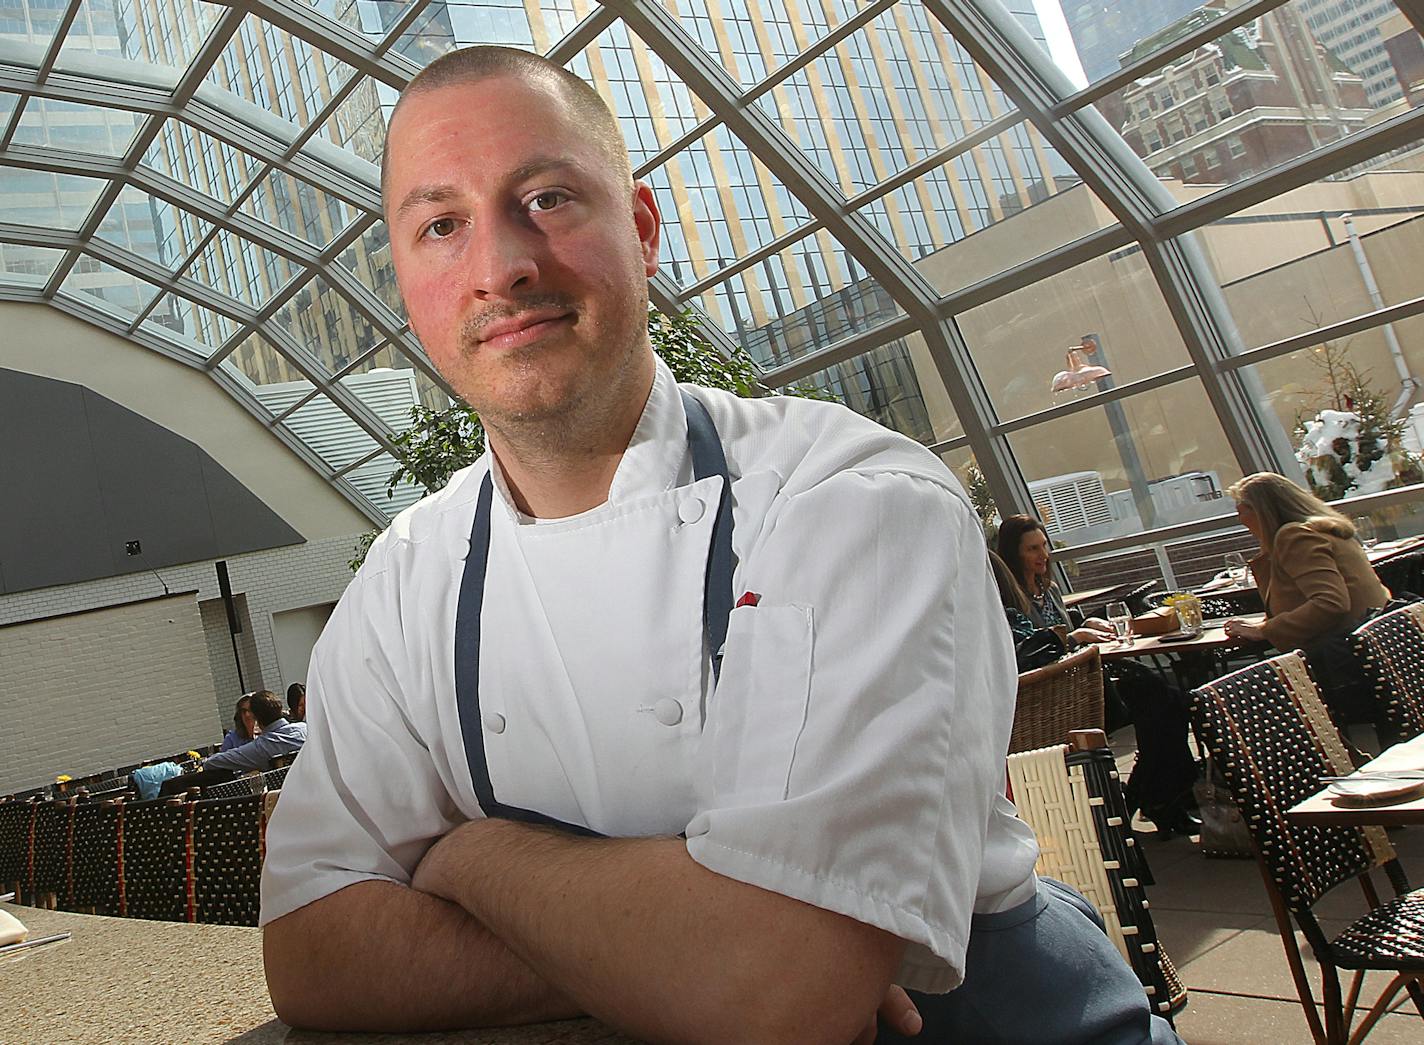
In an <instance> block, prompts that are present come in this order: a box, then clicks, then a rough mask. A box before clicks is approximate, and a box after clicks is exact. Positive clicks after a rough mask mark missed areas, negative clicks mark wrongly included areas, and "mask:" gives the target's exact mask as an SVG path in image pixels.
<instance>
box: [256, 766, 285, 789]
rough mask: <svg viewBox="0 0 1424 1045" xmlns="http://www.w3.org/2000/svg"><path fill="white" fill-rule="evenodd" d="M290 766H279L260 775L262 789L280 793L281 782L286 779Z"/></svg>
mask: <svg viewBox="0 0 1424 1045" xmlns="http://www.w3.org/2000/svg"><path fill="white" fill-rule="evenodd" d="M291 768H292V767H291V766H290V765H286V766H279V767H278V768H276V769H269V770H267V772H265V773H263V774H262V787H263V790H264V791H280V790H281V788H282V782H283V781H284V780H286V779H287V771H288V770H289V769H291Z"/></svg>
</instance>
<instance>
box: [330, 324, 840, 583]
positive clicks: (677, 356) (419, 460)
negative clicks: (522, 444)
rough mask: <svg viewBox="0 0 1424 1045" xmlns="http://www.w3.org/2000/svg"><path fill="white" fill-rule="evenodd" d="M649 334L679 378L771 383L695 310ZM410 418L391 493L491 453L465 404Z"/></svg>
mask: <svg viewBox="0 0 1424 1045" xmlns="http://www.w3.org/2000/svg"><path fill="white" fill-rule="evenodd" d="M648 336H649V337H650V338H651V339H652V342H653V351H655V352H656V353H657V354H658V355H659V356H660V357H662V359H663V361H664V362H665V363H667V365H668V368H669V369H671V370H672V372H673V376H674V377H676V378H677V379H678V380H679V381H686V382H689V383H691V384H695V385H702V386H704V387H706V388H719V389H722V390H724V391H727V392H732V393H734V394H736V395H739V396H746V397H748V398H752V397H756V396H761V395H765V394H766V391H767V390H766V388H765V386H763V385H762V384H761V383H760V381H759V380H758V378H759V375H760V371H759V370H758V369H757V365H756V363H754V362H753V361H752V357H751V356H750V355H748V354H747V352H746V350H745V349H743V348H741V347H738V348H736V349H735V350H734V351H733V352H732V354H731V356H730V357H728V356H724V355H722V353H721V352H719V351H717V349H716V348H714V347H713V346H712V344H711V342H709V341H708V340H707V339H706V338H705V337H703V336H702V331H701V329H700V328H699V327H698V324H697V321H696V320H695V319H694V318H693V316H692V312H691V310H688V311H686V312H682V313H679V314H677V315H671V316H670V315H667V314H666V313H663V312H658V311H657V310H656V309H649V310H648ZM782 392H783V394H785V395H793V396H798V397H800V398H802V399H820V400H827V401H832V402H834V401H837V397H836V396H835V395H834V394H833V393H831V392H829V391H827V390H826V389H823V388H820V387H817V386H816V385H812V384H797V385H792V386H789V387H787V388H785V389H783V390H782ZM410 420H411V424H410V427H409V428H408V429H406V431H405V432H403V433H402V434H400V435H398V436H396V438H395V439H394V440H393V441H394V442H395V445H396V449H397V450H398V451H399V452H400V456H401V461H400V465H399V467H397V468H396V470H395V471H394V472H392V473H391V477H390V479H389V481H388V482H387V483H386V495H387V496H388V497H389V496H390V495H391V494H393V493H394V491H395V488H396V487H397V486H399V485H400V484H401V483H403V482H407V481H409V482H415V483H418V484H419V485H421V486H423V487H425V489H427V490H429V491H430V492H431V493H434V492H435V491H436V490H439V489H441V488H442V487H444V485H445V484H446V483H448V482H449V481H450V477H451V476H452V475H454V474H455V473H456V472H458V471H459V470H460V469H461V468H465V467H467V466H469V465H471V464H474V463H475V461H477V460H478V459H479V457H480V455H481V454H482V453H484V452H485V430H484V427H483V426H482V425H481V424H480V418H479V415H478V414H476V413H475V412H474V411H473V410H471V409H470V408H469V407H468V406H466V405H465V404H463V403H456V404H455V405H454V406H450V407H447V408H446V409H444V410H432V409H431V408H430V407H427V406H422V405H417V406H414V407H412V408H411V411H410ZM379 533H380V531H379V530H372V531H370V532H369V533H363V534H362V535H361V536H360V537H359V538H357V543H356V548H355V549H354V555H353V556H352V558H351V560H350V562H349V563H348V565H349V566H350V567H351V569H352V571H353V572H354V571H355V570H357V569H359V568H360V567H361V563H363V562H365V561H366V553H367V552H368V551H370V549H371V542H373V541H374V540H375V539H376V537H377V536H378V535H379Z"/></svg>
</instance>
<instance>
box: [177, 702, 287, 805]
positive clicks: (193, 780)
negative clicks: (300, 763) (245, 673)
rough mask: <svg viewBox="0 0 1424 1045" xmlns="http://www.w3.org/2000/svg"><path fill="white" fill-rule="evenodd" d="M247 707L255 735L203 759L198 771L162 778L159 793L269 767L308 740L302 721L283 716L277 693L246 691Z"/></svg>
mask: <svg viewBox="0 0 1424 1045" xmlns="http://www.w3.org/2000/svg"><path fill="white" fill-rule="evenodd" d="M248 704H249V707H251V709H252V714H253V717H254V718H256V719H257V725H258V727H259V728H260V729H261V730H262V732H261V733H259V734H258V735H257V736H256V737H254V738H253V739H252V740H250V741H248V742H247V743H246V744H243V745H242V746H241V747H235V748H233V749H232V750H230V751H220V752H218V753H217V754H216V755H209V756H208V757H207V758H206V759H204V760H203V768H202V771H201V772H198V773H185V774H184V775H183V776H178V777H173V778H172V779H171V780H165V781H164V782H163V788H162V789H161V790H160V791H159V794H160V795H163V796H167V795H181V794H182V793H183V792H185V791H187V790H188V789H189V788H194V787H210V786H212V785H213V784H221V783H224V782H225V781H228V780H231V779H232V778H233V777H235V776H237V775H239V774H240V773H244V772H246V771H247V770H249V769H260V770H264V771H265V770H268V769H271V768H272V759H274V758H276V757H277V756H279V755H295V754H296V753H297V752H298V751H300V750H301V749H302V745H303V744H305V743H306V741H307V724H306V723H305V722H288V721H287V720H286V719H285V718H284V717H282V701H281V698H279V697H278V696H277V694H275V693H272V692H271V691H269V690H265V689H260V690H258V691H257V692H256V693H252V694H250V695H249V699H248Z"/></svg>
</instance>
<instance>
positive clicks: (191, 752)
mask: <svg viewBox="0 0 1424 1045" xmlns="http://www.w3.org/2000/svg"><path fill="white" fill-rule="evenodd" d="M188 757H189V758H193V759H197V758H202V757H203V756H202V755H200V754H198V753H197V752H196V751H189V752H188Z"/></svg>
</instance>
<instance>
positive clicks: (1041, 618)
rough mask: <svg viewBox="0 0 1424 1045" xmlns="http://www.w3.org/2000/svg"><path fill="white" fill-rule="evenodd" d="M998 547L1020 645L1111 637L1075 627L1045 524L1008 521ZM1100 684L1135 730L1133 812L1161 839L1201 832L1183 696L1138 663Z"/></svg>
mask: <svg viewBox="0 0 1424 1045" xmlns="http://www.w3.org/2000/svg"><path fill="white" fill-rule="evenodd" d="M998 547H999V554H998V556H994V555H993V553H992V552H991V553H990V559H991V561H992V560H993V559H995V558H997V559H998V560H999V564H998V565H996V566H995V575H996V577H997V576H998V575H999V572H1000V570H1001V569H1002V571H1003V573H1004V574H1006V577H1005V578H1004V579H1003V580H1000V584H999V592H1000V595H1001V597H1002V599H1003V602H1004V611H1005V613H1006V614H1007V616H1008V618H1009V626H1010V627H1011V628H1012V629H1014V639H1015V643H1016V644H1017V642H1018V641H1019V640H1020V638H1021V634H1020V633H1023V634H1024V635H1027V634H1031V633H1032V632H1033V630H1035V629H1038V628H1054V629H1058V630H1060V631H1066V633H1067V644H1068V647H1069V648H1070V649H1071V648H1072V647H1074V646H1077V645H1083V644H1086V643H1090V642H1106V641H1108V640H1109V639H1112V638H1113V637H1114V634H1113V631H1112V627H1111V626H1110V625H1109V624H1108V623H1107V621H1103V620H1099V619H1097V618H1089V619H1088V620H1085V621H1083V623H1082V624H1081V625H1079V626H1077V627H1076V628H1075V627H1073V624H1072V620H1071V617H1070V615H1069V612H1068V609H1067V607H1065V606H1064V605H1063V599H1062V596H1060V595H1059V593H1058V589H1057V587H1056V586H1055V585H1054V584H1053V582H1052V579H1051V576H1050V574H1049V566H1050V563H1051V562H1052V551H1051V546H1050V544H1049V541H1048V531H1047V530H1045V529H1044V526H1043V523H1041V522H1039V521H1038V520H1037V519H1035V518H1034V517H1033V516H1031V515H1011V516H1009V517H1008V518H1007V519H1005V520H1004V521H1003V523H1002V524H1001V525H1000V526H999V540H998ZM1009 582H1011V584H1012V586H1009ZM1026 629H1027V630H1026ZM1068 629H1072V630H1068ZM1103 681H1104V688H1105V690H1107V692H1108V695H1109V696H1112V695H1113V694H1115V695H1116V697H1117V699H1118V700H1120V701H1121V703H1122V705H1123V706H1124V707H1125V709H1126V713H1127V717H1128V718H1129V719H1130V720H1131V722H1132V725H1133V727H1134V729H1135V730H1136V733H1137V764H1136V765H1135V766H1134V767H1133V770H1132V775H1131V777H1129V779H1128V781H1127V786H1126V787H1125V788H1124V789H1123V793H1124V796H1125V797H1126V798H1127V804H1128V807H1129V809H1132V810H1136V809H1141V810H1142V815H1143V816H1145V817H1146V818H1147V819H1148V820H1151V821H1152V823H1153V824H1154V825H1156V827H1157V830H1158V831H1161V832H1163V833H1164V834H1171V833H1173V832H1178V833H1182V834H1194V833H1196V832H1197V831H1200V830H1201V821H1200V820H1198V819H1197V818H1196V817H1194V816H1192V815H1191V813H1189V812H1188V811H1187V803H1188V802H1189V801H1191V798H1192V785H1193V784H1194V783H1196V779H1197V765H1196V759H1195V758H1193V757H1192V753H1191V749H1190V748H1188V747H1187V725H1188V718H1187V705H1186V701H1185V700H1184V699H1183V698H1182V694H1181V692H1180V691H1179V690H1178V689H1177V688H1176V687H1175V686H1171V685H1169V684H1168V682H1167V681H1166V679H1164V678H1162V677H1161V676H1160V675H1158V674H1157V673H1155V672H1153V671H1151V670H1150V669H1148V668H1145V667H1143V666H1142V665H1140V664H1137V663H1135V662H1133V661H1124V662H1120V663H1116V664H1112V665H1107V666H1105V667H1104V669H1103Z"/></svg>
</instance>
